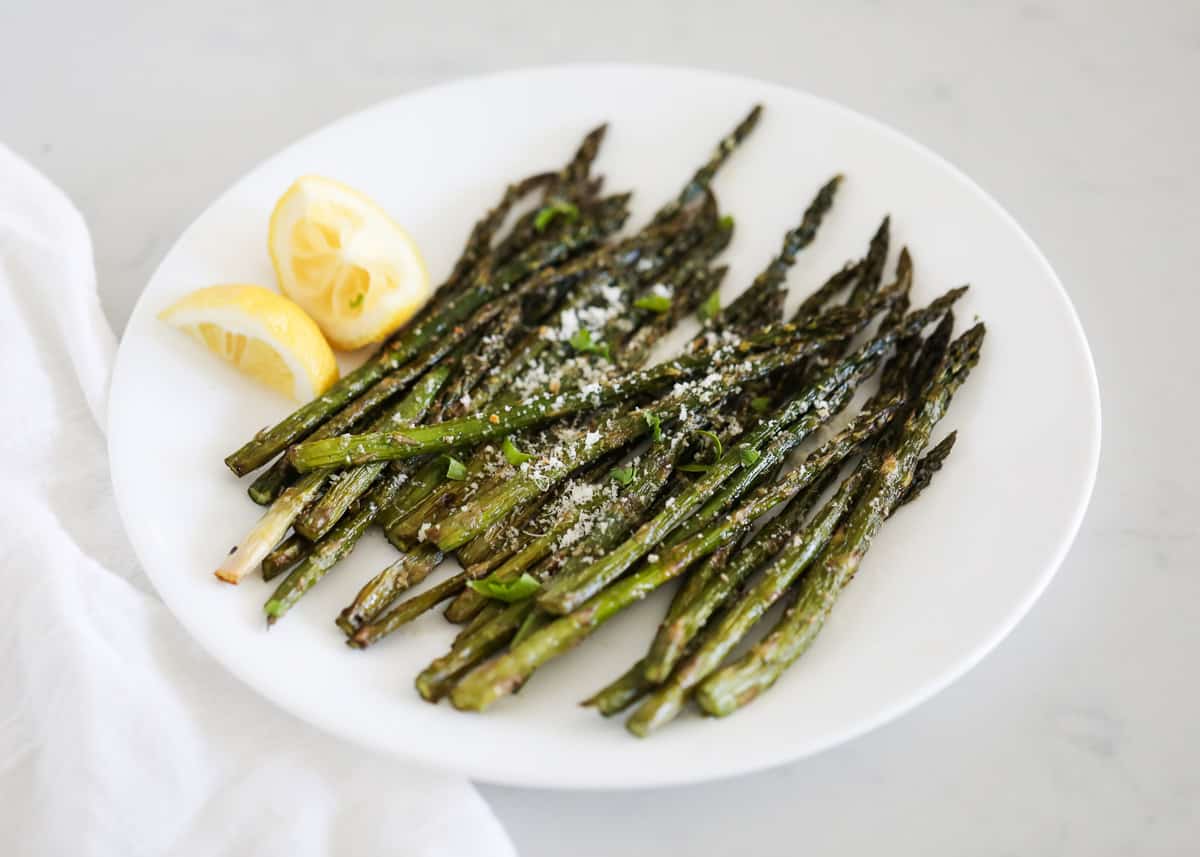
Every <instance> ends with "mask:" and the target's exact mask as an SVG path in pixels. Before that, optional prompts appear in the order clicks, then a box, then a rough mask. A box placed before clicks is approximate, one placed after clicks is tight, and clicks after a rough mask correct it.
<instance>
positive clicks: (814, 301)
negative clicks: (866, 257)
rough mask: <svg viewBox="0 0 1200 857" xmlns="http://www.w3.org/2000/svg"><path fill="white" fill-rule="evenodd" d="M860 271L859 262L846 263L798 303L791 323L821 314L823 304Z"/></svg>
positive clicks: (860, 264) (848, 283)
mask: <svg viewBox="0 0 1200 857" xmlns="http://www.w3.org/2000/svg"><path fill="white" fill-rule="evenodd" d="M861 270H862V263H861V262H847V263H846V264H845V265H844V266H843V267H842V269H841V270H840V271H838V272H837V273H835V274H834V275H833V276H831V277H830V278H829V279H828V280H826V281H825V282H824V283H822V284H821V285H820V286H818V287H817V288H816V289H815V290H814V291H813V293H812V294H810V295H809V296H808V297H806V298H805V299H804V300H803V301H801V302H800V306H798V307H797V308H796V312H795V314H794V315H793V316H792V321H793V323H800V322H804V321H806V320H808V319H810V318H812V317H814V316H816V315H819V314H820V313H821V310H822V309H824V307H825V304H827V303H829V302H830V301H831V300H833V298H834V296H835V295H837V294H838V293H839V292H841V291H842V290H843V289H845V288H846V287H847V286H849V285H850V284H851V283H853V282H855V281H856V280H857V279H858V275H859V272H860V271H861Z"/></svg>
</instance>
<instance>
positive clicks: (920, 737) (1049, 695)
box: [0, 0, 1200, 857]
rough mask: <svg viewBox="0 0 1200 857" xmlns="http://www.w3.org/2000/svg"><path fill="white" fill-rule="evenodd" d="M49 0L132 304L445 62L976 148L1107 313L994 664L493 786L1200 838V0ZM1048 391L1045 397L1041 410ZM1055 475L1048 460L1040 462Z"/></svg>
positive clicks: (749, 845) (67, 83)
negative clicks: (742, 766)
mask: <svg viewBox="0 0 1200 857" xmlns="http://www.w3.org/2000/svg"><path fill="white" fill-rule="evenodd" d="M591 9H592V10H593V11H585V9H584V7H583V6H582V5H581V4H579V5H577V4H546V3H544V2H541V3H531V2H512V1H511V0H510V2H506V3H502V4H499V3H473V4H470V5H467V4H440V5H438V4H426V3H419V4H410V3H401V2H394V3H387V4H363V5H362V6H359V5H357V4H354V3H340V4H336V7H335V6H334V4H328V3H315V2H311V0H292V2H289V3H286V4H284V3H260V4H245V3H230V2H224V0H214V2H209V3H205V4H194V5H192V6H191V7H190V8H184V7H183V5H182V4H165V3H164V4H149V3H146V4H134V3H125V2H112V3H104V4H93V3H78V4H76V5H74V6H71V5H68V4H59V3H49V2H47V3H37V4H34V3H32V2H22V0H17V2H14V3H7V4H4V6H3V8H2V9H0V95H2V97H0V105H2V107H0V140H4V141H5V142H6V143H7V144H9V145H10V146H12V147H14V148H15V149H16V150H17V151H18V152H20V153H22V154H24V155H25V156H26V157H28V158H30V159H31V160H32V161H33V162H34V163H35V164H36V165H37V166H39V167H40V168H41V169H43V170H44V171H45V172H46V173H47V174H48V175H50V177H51V178H53V179H54V180H55V181H57V182H58V183H59V184H61V185H62V186H63V187H64V188H65V189H66V190H67V191H68V193H70V194H71V195H72V196H73V197H74V199H75V201H76V202H77V204H78V205H79V206H80V208H81V209H82V210H83V213H84V215H85V216H86V218H87V220H88V222H89V224H90V226H91V228H92V230H93V236H94V240H95V243H96V253H97V258H98V266H99V274H100V282H101V293H102V298H103V301H104V306H105V310H106V312H107V313H108V315H109V317H110V319H111V320H112V322H113V324H114V325H115V326H116V327H117V328H118V329H120V328H121V327H122V326H123V324H124V322H125V320H126V318H127V316H128V314H129V312H130V310H131V308H132V306H133V303H134V301H135V299H136V298H137V295H138V293H139V292H140V290H141V288H142V286H143V285H144V283H145V282H146V280H147V278H148V277H149V274H150V272H151V271H152V270H153V268H154V267H155V265H156V264H157V263H158V261H159V259H160V258H161V257H162V255H163V254H164V253H165V252H166V250H167V248H168V247H169V246H170V244H171V242H172V241H173V240H174V238H175V237H176V235H177V234H178V233H179V232H180V230H181V229H183V228H184V227H185V226H186V225H187V224H188V223H189V222H190V221H191V220H192V218H193V217H194V216H195V215H196V214H198V213H199V212H200V210H201V209H202V208H203V207H204V206H205V205H206V204H207V202H208V201H209V200H210V199H211V198H212V197H213V196H214V195H216V194H217V193H219V192H220V191H221V190H222V189H224V188H225V187H226V186H227V185H228V184H230V183H231V182H232V181H234V180H235V179H236V178H237V177H238V176H239V175H241V174H242V173H243V172H245V171H246V170H247V169H249V168H250V167H251V166H253V165H254V164H255V163H257V162H258V161H259V160H260V159H262V158H264V157H266V156H267V155H269V154H270V153H272V152H273V151H275V150H276V149H278V148H279V147H281V146H282V145H284V144H286V143H287V142H289V141H290V140H292V139H293V138H295V137H296V136H298V135H300V134H303V133H304V132H306V131H309V130H311V129H313V128H316V127H319V126H320V125H322V124H324V123H325V122H327V121H329V120H331V119H333V118H336V117H337V116H339V115H341V114H344V113H346V112H349V111H352V110H354V109H357V108H360V107H363V106H366V105H369V104H371V103H372V102H375V101H378V100H380V99H383V98H387V97H389V96H393V95H396V94H398V93H402V92H405V91H408V90H411V89H414V88H418V87H421V86H425V85H427V84H430V83H435V82H438V81H443V80H447V79H450V78H455V77H460V76H464V75H469V74H476V73H481V72H486V71H490V70H493V69H501V68H510V67H514V66H520V65H531V64H545V63H555V62H564V61H571V60H638V61H657V62H664V63H671V64H684V65H699V66H708V67H715V68H720V69H725V70H730V71H736V72H739V73H744V74H750V75H756V76H759V77H764V78H768V79H771V80H776V81H780V82H785V83H789V84H792V85H795V86H797V87H801V88H804V89H808V90H810V91H812V92H815V93H819V94H822V95H825V96H829V97H831V98H834V99H836V100H838V101H841V102H843V103H845V104H847V105H849V106H851V107H854V108H857V109H859V110H861V111H864V112H866V113H869V114H871V115H874V116H876V117H878V118H880V119H882V120H884V121H886V122H888V123H890V124H892V125H894V126H895V127H897V128H899V129H901V130H903V131H905V132H907V133H909V134H911V135H912V136H914V137H916V138H917V139H918V140H921V141H922V142H924V143H926V144H928V145H929V146H931V147H932V148H934V149H935V150H937V151H939V152H941V153H943V154H944V155H946V156H947V157H948V158H949V159H950V160H951V161H953V162H954V163H956V164H957V165H958V166H960V167H961V168H963V169H964V170H965V171H966V172H968V173H969V174H971V175H972V176H974V177H975V178H976V179H977V180H978V181H979V182H980V183H981V184H982V185H983V186H984V187H985V188H987V189H989V190H990V191H991V192H992V193H993V194H995V195H996V196H997V197H998V198H999V199H1000V201H1001V202H1002V203H1003V204H1004V205H1005V206H1007V207H1008V209H1009V210H1010V211H1011V212H1012V213H1013V214H1014V215H1015V216H1016V217H1017V219H1018V220H1020V221H1021V222H1022V223H1023V224H1024V226H1025V227H1026V229H1027V230H1028V231H1029V232H1030V234H1031V235H1033V237H1034V239H1035V240H1036V241H1038V242H1039V243H1040V244H1041V246H1042V248H1043V249H1044V250H1045V252H1046V254H1047V255H1048V256H1049V258H1050V260H1051V261H1052V263H1053V264H1054V265H1055V266H1056V268H1057V270H1058V272H1059V274H1060V275H1061V277H1062V279H1063V281H1064V282H1065V283H1066V285H1067V288H1068V290H1069V291H1070V293H1071V296H1072V298H1073V300H1074V301H1075V305H1076V306H1077V308H1078V310H1079V313H1080V315H1081V317H1082V319H1083V323H1084V325H1085V327H1086V329H1087V331H1088V334H1089V337H1090V339H1091V343H1092V347H1093V350H1094V352H1095V357H1096V362H1097V367H1098V370H1099V374H1100V382H1101V391H1102V397H1103V404H1104V451H1103V455H1102V462H1101V470H1100V477H1099V481H1098V484H1097V488H1096V494H1095V497H1094V500H1093V502H1092V507H1091V510H1090V512H1089V514H1088V517H1087V520H1086V521H1085V522H1084V525H1083V529H1082V531H1081V533H1080V536H1079V539H1078V542H1077V543H1076V545H1075V547H1074V549H1073V550H1072V551H1071V554H1070V556H1069V557H1068V559H1067V561H1066V564H1065V565H1064V567H1063V569H1062V571H1061V572H1060V574H1059V576H1058V577H1057V578H1056V580H1055V581H1054V583H1053V584H1052V585H1051V586H1050V589H1049V591H1048V592H1047V593H1046V595H1045V597H1044V598H1043V599H1042V600H1041V601H1040V602H1039V603H1038V604H1037V606H1036V607H1035V608H1034V610H1033V611H1032V613H1031V614H1030V615H1029V617H1028V618H1027V619H1026V620H1025V621H1024V622H1023V623H1022V624H1021V625H1020V626H1019V627H1018V628H1017V630H1016V631H1015V632H1014V633H1013V634H1012V636H1011V637H1010V638H1009V639H1008V640H1007V641H1006V642H1005V643H1004V644H1003V645H1002V646H1001V647H1000V648H999V649H998V650H997V651H996V652H994V653H993V654H992V655H991V656H989V657H988V658H987V659H986V660H985V661H984V662H983V663H982V664H981V665H980V666H979V667H978V668H976V669H975V670H974V671H973V672H972V673H970V674H969V675H968V676H967V677H966V678H964V679H963V680H961V681H959V682H958V683H957V684H955V685H954V686H953V687H952V688H950V689H949V690H947V691H946V692H944V693H942V694H941V695H940V696H938V697H936V698H935V699H934V700H933V701H931V702H929V703H927V704H926V705H924V706H922V707H920V708H919V709H918V710H916V711H914V712H912V713H910V714H908V715H906V716H905V717H903V718H902V719H901V720H899V721H898V722H896V723H893V724H892V725H890V726H888V727H886V728H884V729H882V730H879V731H878V732H876V733H874V734H872V735H870V736H867V737H866V738H863V739H860V740H858V741H855V742H853V743H851V744H849V745H846V746H844V747H842V748H839V749H836V750H833V751H830V752H827V753H825V754H823V755H820V756H818V757H816V758H813V759H809V760H806V761H803V762H800V763H797V764H793V765H790V766H787V767H784V768H781V769H778V770H775V771H771V772H768V773H764V774H758V775H754V776H749V777H743V778H740V779H736V780H731V781H726V782H719V783H715V784H710V785H706V786H698V787H691V788H680V789H670V790H662V791H655V792H645V793H624V794H622V793H608V794H571V793H550V792H536V791H526V790H518V789H507V788H496V787H484V788H483V789H482V791H483V793H484V795H485V796H486V797H487V799H488V800H489V801H491V803H492V805H493V806H494V807H495V809H496V811H497V813H498V814H499V815H500V817H501V819H502V820H503V821H504V822H505V824H506V825H507V826H508V829H509V830H510V831H511V833H512V835H513V837H514V839H515V840H516V842H517V843H518V846H519V847H520V849H521V853H522V854H523V855H525V857H543V855H545V857H557V855H561V854H564V853H570V854H572V855H573V857H592V855H597V857H598V856H599V855H610V854H618V853H619V854H624V855H627V857H635V855H649V854H661V853H686V854H727V853H731V852H734V851H735V850H736V851H737V852H738V853H742V854H748V855H749V854H753V855H782V854H794V853H796V852H797V851H798V850H799V847H798V843H803V844H804V845H807V846H808V850H809V851H810V852H811V853H820V854H865V853H881V852H884V851H886V852H887V853H889V854H895V855H901V854H904V855H907V854H914V855H916V854H921V855H961V854H972V855H1010V854H1011V855H1016V854H1050V853H1053V854H1057V855H1071V856H1072V857H1073V855H1080V857H1085V855H1086V857H1099V855H1177V854H1178V855H1183V854H1192V853H1195V849H1196V847H1197V845H1196V843H1197V841H1198V840H1200V728H1198V727H1197V723H1200V687H1198V685H1197V682H1196V676H1197V670H1196V667H1195V664H1196V659H1197V656H1200V574H1198V572H1200V567H1198V565H1200V564H1198V563H1197V559H1196V558H1197V555H1200V525H1198V524H1197V513H1198V512H1200V489H1198V488H1197V484H1196V474H1197V467H1196V464H1195V455H1194V448H1195V444H1194V440H1193V437H1192V429H1193V426H1194V425H1195V424H1196V420H1197V417H1200V410H1198V408H1197V404H1196V399H1195V391H1196V379H1197V378H1200V359H1198V358H1197V356H1196V352H1195V350H1194V346H1195V343H1194V341H1193V339H1192V336H1191V335H1190V329H1191V325H1192V324H1193V319H1195V318H1196V317H1197V316H1198V315H1200V297H1198V295H1200V288H1198V287H1197V284H1196V282H1195V275H1196V272H1197V271H1198V270H1200V242H1198V241H1197V240H1196V237H1195V229H1196V227H1197V225H1200V212H1198V209H1197V202H1196V200H1197V199H1200V170H1198V168H1197V161H1196V155H1195V152H1196V139H1197V137H1198V136H1200V110H1198V109H1197V101H1196V93H1195V86H1196V83H1197V81H1198V80H1200V7H1197V5H1196V3H1195V2H1192V0H1182V2H1164V1H1163V0H1154V2H1142V3H1137V4H1132V3H1126V4H1116V3H1113V4H1104V7H1103V11H1101V7H1100V6H1099V5H1098V4H1094V3H1088V2H1025V3H1005V4H999V3H978V2H974V3H953V4H952V3H944V4H934V3H923V2H909V3H904V4H884V3H878V2H859V3H845V4H800V3H792V2H778V3H765V2H764V3H754V2H747V3H740V4H730V3H719V2H707V0H706V2H696V0H693V2H677V3H659V4H651V3H646V2H636V3H629V2H623V0H609V2H607V3H604V4H601V5H600V6H595V5H594V4H593V5H592V7H591ZM1017 417H1019V415H1014V418H1017ZM1031 490H1036V486H1031Z"/></svg>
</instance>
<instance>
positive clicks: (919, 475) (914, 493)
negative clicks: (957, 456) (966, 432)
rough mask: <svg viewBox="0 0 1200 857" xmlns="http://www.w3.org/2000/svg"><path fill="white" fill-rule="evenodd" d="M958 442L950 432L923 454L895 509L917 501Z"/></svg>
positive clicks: (954, 433) (956, 437) (953, 433)
mask: <svg viewBox="0 0 1200 857" xmlns="http://www.w3.org/2000/svg"><path fill="white" fill-rule="evenodd" d="M957 440H958V432H956V431H952V432H950V434H948V435H946V436H945V437H944V438H943V439H942V440H941V441H940V442H939V443H938V444H937V445H935V446H934V447H933V448H931V449H930V450H929V452H927V453H925V455H924V456H922V457H921V460H920V461H919V462H917V469H916V470H915V471H913V479H912V482H911V483H910V484H909V486H908V488H906V489H905V491H904V493H903V494H901V495H900V499H899V500H897V501H896V506H895V508H897V509H898V508H900V507H901V506H906V505H908V504H909V503H911V502H912V501H913V500H915V499H917V497H918V496H919V495H920V493H921V492H922V491H924V490H925V489H926V488H928V487H929V483H930V482H932V481H933V477H934V476H936V475H937V473H938V471H940V470H941V469H942V465H943V464H945V462H946V459H947V458H949V457H950V452H951V451H952V450H953V449H954V443H955V441H957Z"/></svg>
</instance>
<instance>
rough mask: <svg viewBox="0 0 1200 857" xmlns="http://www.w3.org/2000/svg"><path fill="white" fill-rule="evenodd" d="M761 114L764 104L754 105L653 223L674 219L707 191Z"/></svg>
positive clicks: (657, 214)
mask: <svg viewBox="0 0 1200 857" xmlns="http://www.w3.org/2000/svg"><path fill="white" fill-rule="evenodd" d="M761 115H762V105H761V104H756V105H754V107H753V108H752V109H751V110H750V112H749V113H748V114H747V115H746V118H744V119H743V120H742V121H741V122H739V123H738V125H737V127H736V128H734V129H733V131H731V132H730V133H729V135H728V136H727V137H725V138H723V139H722V140H721V142H719V143H718V144H717V148H716V149H715V150H714V151H713V153H712V155H711V156H710V157H709V159H708V161H707V162H706V163H705V164H704V166H702V167H700V169H698V170H696V173H695V175H693V176H692V178H691V180H690V181H689V182H688V183H687V184H686V185H684V186H683V190H681V191H680V192H679V196H677V197H676V198H675V199H673V200H671V201H670V202H668V203H667V204H666V205H664V206H663V207H662V208H660V209H659V210H658V212H657V213H656V214H655V215H654V218H653V220H652V221H651V223H654V224H659V223H664V222H666V221H668V220H670V219H672V218H673V217H675V216H676V215H677V214H678V213H679V212H680V211H682V210H683V209H684V208H685V207H686V206H687V205H688V204H689V203H690V202H691V201H692V200H694V199H696V197H698V196H700V195H701V194H703V193H704V192H705V191H707V190H708V188H709V186H710V185H711V184H712V180H713V178H715V177H716V175H717V171H718V170H720V169H721V166H722V165H723V164H724V163H725V161H726V160H728V159H729V156H730V155H731V154H733V152H734V151H735V150H736V149H737V147H738V146H739V145H741V143H742V141H743V140H745V139H746V137H748V136H749V135H750V132H751V131H753V130H754V127H755V126H756V125H757V124H758V119H759V117H760V116H761Z"/></svg>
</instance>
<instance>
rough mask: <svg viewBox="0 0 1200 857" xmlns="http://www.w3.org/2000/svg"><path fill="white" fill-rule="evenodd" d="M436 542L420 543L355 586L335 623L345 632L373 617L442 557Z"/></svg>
mask: <svg viewBox="0 0 1200 857" xmlns="http://www.w3.org/2000/svg"><path fill="white" fill-rule="evenodd" d="M442 556H443V554H442V552H441V551H440V550H438V548H437V545H433V544H429V543H426V544H422V545H418V546H417V547H416V548H414V549H413V550H411V551H408V552H406V553H402V554H401V555H400V557H399V558H398V559H397V560H396V561H395V562H393V563H392V564H391V565H389V566H388V567H387V568H385V569H384V570H383V571H381V572H379V574H377V575H375V576H374V577H373V578H371V579H370V580H369V581H367V584H366V585H365V586H364V587H363V588H362V589H360V590H359V592H358V595H356V596H355V598H354V601H353V602H352V603H351V604H350V605H349V606H347V607H346V608H345V609H343V610H342V612H341V613H340V614H339V615H338V618H337V620H336V622H337V625H338V627H339V628H341V629H342V630H343V631H345V632H346V634H347V635H349V634H353V633H354V632H355V631H357V630H358V629H359V628H361V627H362V626H363V625H365V624H366V623H368V622H370V621H372V620H374V619H375V617H377V616H379V615H380V614H381V613H382V612H383V611H384V610H386V609H387V607H388V605H390V604H391V603H392V601H394V600H395V599H396V596H398V595H399V594H400V593H402V592H404V591H405V590H407V589H410V588H412V587H413V586H416V585H417V584H418V583H420V582H421V581H423V580H424V579H425V578H427V577H428V576H429V574H430V573H431V572H432V571H433V570H434V569H435V568H437V566H438V564H439V563H440V562H441V561H442Z"/></svg>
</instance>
